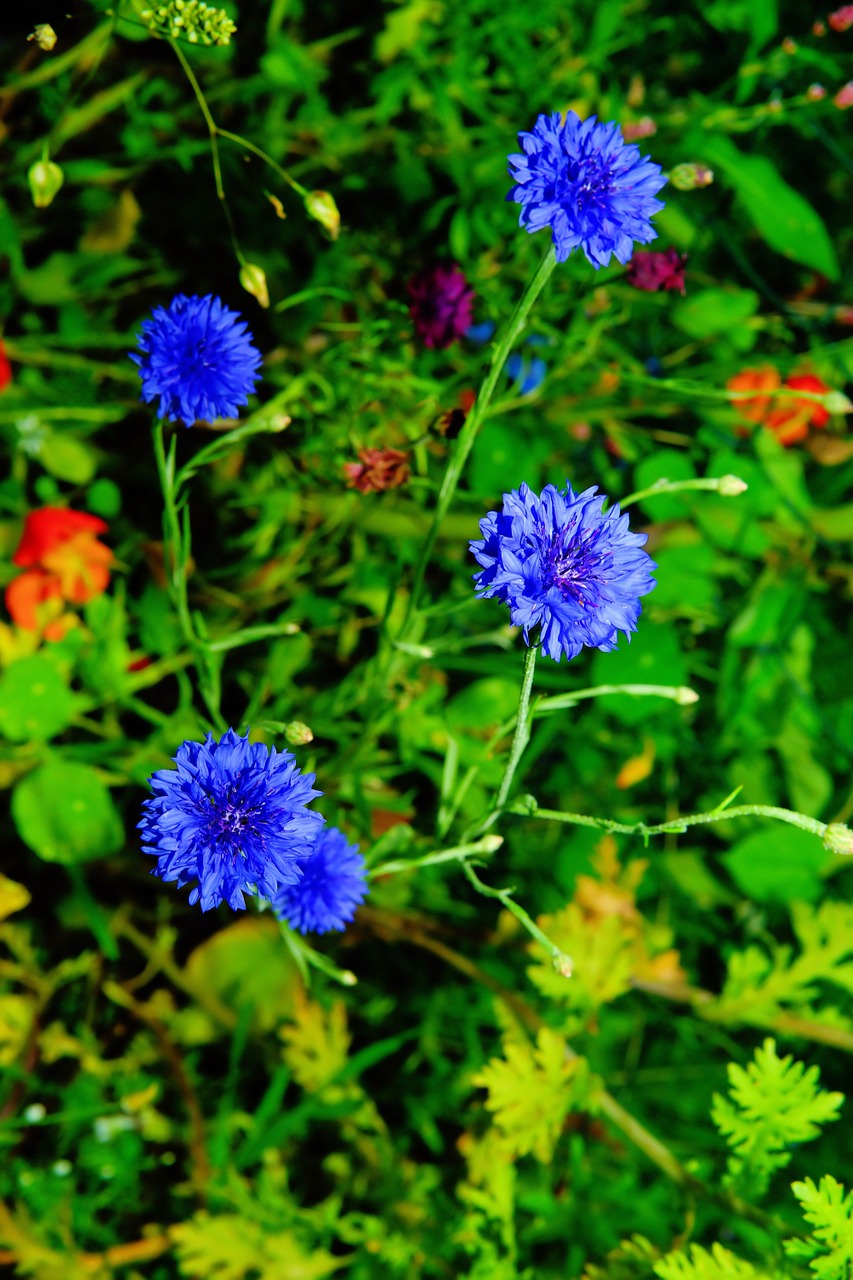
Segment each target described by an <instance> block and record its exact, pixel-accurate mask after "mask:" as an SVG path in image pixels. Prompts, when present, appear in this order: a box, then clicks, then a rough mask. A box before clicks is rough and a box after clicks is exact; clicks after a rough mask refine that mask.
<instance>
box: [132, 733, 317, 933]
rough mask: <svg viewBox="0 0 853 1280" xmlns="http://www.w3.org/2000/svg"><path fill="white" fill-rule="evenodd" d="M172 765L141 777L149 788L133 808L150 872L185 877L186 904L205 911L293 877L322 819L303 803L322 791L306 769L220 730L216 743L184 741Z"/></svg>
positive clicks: (274, 889) (181, 880) (274, 888)
mask: <svg viewBox="0 0 853 1280" xmlns="http://www.w3.org/2000/svg"><path fill="white" fill-rule="evenodd" d="M174 760H175V764H176V765H177V766H178V767H177V769H161V770H159V771H158V772H157V773H155V774H154V775H153V777H152V778H151V779H150V784H151V787H152V790H153V791H154V795H153V797H152V798H151V799H149V800H146V801H145V803H144V804H143V806H142V811H143V817H142V821H141V822H140V823H139V827H140V829H141V831H142V841H143V843H142V848H143V851H144V852H145V853H149V854H152V855H153V856H154V857H155V858H156V859H157V866H156V867H155V868H154V870H153V871H152V873H151V874H152V875H156V876H160V878H161V879H162V880H166V881H170V880H176V881H177V883H178V888H179V889H182V888H183V887H184V886H185V885H187V884H190V883H191V882H192V881H197V882H198V884H197V886H196V887H195V888H194V889H193V890H192V892H191V893H190V899H189V900H190V903H193V904H194V903H196V902H200V903H201V909H202V911H209V910H210V908H211V907H216V906H218V905H219V904H220V902H227V903H228V905H229V907H231V908H232V909H233V910H234V911H237V910H240V909H242V908H243V907H245V905H246V904H245V902H244V901H243V894H244V893H248V894H254V893H255V892H257V893H259V894H260V895H261V896H262V897H265V898H272V897H274V896H275V895H276V894H277V893H278V892H279V890H280V889H281V887H282V886H283V885H286V884H292V883H293V882H294V881H296V880H298V879H299V876H300V868H301V859H304V858H306V857H307V856H308V854H309V853H310V850H311V849H312V847H313V845H314V843H315V841H316V840H317V836H318V834H319V832H320V829H321V827H322V824H323V819H322V817H321V816H320V814H318V813H312V812H311V811H310V810H309V809H307V808H306V805H308V803H309V802H310V801H311V800H313V799H314V798H315V796H319V795H321V794H322V792H320V791H315V790H314V788H313V787H312V785H311V784H312V783H313V781H314V774H313V773H307V774H303V773H300V771H299V769H297V767H296V765H295V763H294V758H293V756H292V755H291V754H290V752H288V751H284V752H281V753H276V750H275V748H274V747H273V748H272V750H270V748H269V747H266V746H264V744H263V743H262V742H249V735H248V733H247V734H246V736H245V738H241V737H240V736H239V734H236V733H235V732H234V730H233V729H229V730H228V731H227V733H225V734H224V735H223V736H222V738H221V740H220V741H219V742H216V741H215V740H214V738H213V736H212V735H211V734H208V735H207V738H206V739H205V741H204V742H184V743H182V744H181V746H180V747H179V748H178V751H177V754H176V755H175V757H174Z"/></svg>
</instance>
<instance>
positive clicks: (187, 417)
mask: <svg viewBox="0 0 853 1280" xmlns="http://www.w3.org/2000/svg"><path fill="white" fill-rule="evenodd" d="M139 350H140V351H141V352H142V355H131V357H130V358H131V360H133V361H134V362H135V363H136V364H138V365H139V373H140V376H141V378H142V396H141V399H143V400H145V401H146V403H150V402H151V401H152V400H156V399H157V398H158V396H159V399H160V403H159V405H158V406H157V412H158V414H159V415H160V417H161V418H167V419H168V420H169V422H183V423H185V425H186V426H190V425H191V424H192V423H193V422H195V421H197V420H198V419H201V420H203V421H204V422H211V421H212V420H213V419H214V418H234V417H236V416H237V412H238V410H239V408H240V406H241V405H244V404H246V403H247V402H248V398H249V396H250V395H251V394H252V392H253V391H254V389H255V383H256V382H257V381H258V378H259V377H260V374H259V373H258V367H259V365H260V363H261V353H260V352H259V351H258V350H257V348H256V347H254V346H253V345H252V335H251V334H250V333H249V331H248V329H247V327H246V325H245V324H242V323H241V321H240V313H239V312H238V311H232V310H231V309H230V307H226V306H225V304H224V303H223V302H222V300H221V299H220V298H215V297H214V296H213V294H210V293H209V294H206V295H205V297H203V298H197V297H192V298H187V297H185V296H184V294H182V293H179V294H178V295H177V296H176V297H174V298H173V299H172V301H171V302H170V303H169V305H168V307H155V308H154V312H153V314H152V316H151V319H150V320H146V321H144V323H143V325H142V336H141V337H140V339H139Z"/></svg>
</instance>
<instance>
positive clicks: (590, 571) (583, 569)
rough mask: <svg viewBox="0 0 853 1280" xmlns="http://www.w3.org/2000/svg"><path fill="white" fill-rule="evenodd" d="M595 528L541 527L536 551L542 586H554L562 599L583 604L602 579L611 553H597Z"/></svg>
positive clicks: (611, 559) (547, 587) (609, 562)
mask: <svg viewBox="0 0 853 1280" xmlns="http://www.w3.org/2000/svg"><path fill="white" fill-rule="evenodd" d="M597 533H598V531H597V530H594V529H591V530H587V531H585V532H583V533H580V534H578V533H576V531H575V529H574V527H572V526H569V527H568V528H564V529H557V530H555V531H553V532H551V531H548V532H546V531H545V530H542V531H541V532H540V535H539V539H538V541H539V551H540V555H541V558H542V579H543V583H544V585H545V587H546V589H550V588H551V587H556V588H557V589H558V591H559V592H560V594H561V595H562V597H563V599H564V600H575V601H577V603H578V604H580V605H583V604H584V600H585V599H586V600H589V597H590V595H591V593H592V589H593V588H594V587H597V586H598V585H600V584H601V583H602V582H603V581H606V579H605V578H604V577H603V572H602V571H604V572H605V573H606V571H607V568H608V567H609V565H610V564H612V561H613V553H612V552H609V551H605V552H603V553H602V552H600V551H598V550H597V548H596V545H595V544H596V541H597Z"/></svg>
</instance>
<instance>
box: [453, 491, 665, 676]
mask: <svg viewBox="0 0 853 1280" xmlns="http://www.w3.org/2000/svg"><path fill="white" fill-rule="evenodd" d="M605 502H606V499H605V497H604V495H603V494H600V493H599V492H598V489H597V487H596V486H595V485H593V486H592V488H590V489H585V490H584V491H583V493H579V494H576V493H575V492H574V491H573V489H572V486H571V485H570V484H569V483H568V482H567V483H566V487H565V489H563V490H562V491H560V490H558V489H556V488H555V487H554V485H552V484H549V485H546V486H545V488H544V489H543V490H542V492H541V494H538V495H537V494H535V493H533V491H532V490H531V489H530V488H529V486H528V485H526V484H522V485H521V486H520V487H519V488H518V489H513V490H511V491H510V492H509V493H505V494H504V501H503V507H502V508H501V510H500V511H490V512H489V513H488V515H487V516H486V517H485V518H484V519H483V520H481V521H480V531H481V533H482V534H483V537H482V538H481V539H477V540H475V541H474V542H472V543H471V551H472V553H473V555H474V557H475V559H476V560H477V562H478V563H479V564H480V565H482V566H483V567H482V569H481V570H480V572H479V573H476V574H475V575H474V581H475V584H476V590H477V592H478V594H479V595H480V596H482V597H489V596H495V597H496V598H497V599H499V600H502V601H503V602H504V603H505V604H507V605H508V606H509V611H510V618H511V621H512V623H513V626H516V627H522V628H523V629H524V639H525V642H526V643H527V644H528V645H530V643H531V633H532V632H533V631H537V638H536V641H535V643H538V644H539V645H541V647H542V652H543V654H547V656H548V657H549V658H553V659H554V661H555V662H559V661H560V658H561V657H563V656H564V655H565V657H566V658H568V659H572V658H576V657H577V656H578V654H579V653H580V652H581V650H582V649H583V648H584V646H589V647H590V648H594V649H601V650H603V651H604V652H605V653H608V652H610V650H612V649H615V648H616V645H617V642H618V638H619V634H620V633H621V634H623V635H626V636H630V635H631V633H632V632H633V631H635V630H636V628H637V619H638V618H639V616H640V612H641V606H640V596H644V595H647V594H648V592H649V591H651V590H652V588H653V587H654V585H655V581H654V578H652V576H651V571H652V570H653V569H654V568H655V567H656V566H655V564H654V562H653V561H652V560H651V559H650V557H649V556H648V555H647V554H646V552H645V551H643V550H642V547H643V544H644V543H645V541H646V535H645V534H644V533H631V532H630V530H629V529H628V516H627V515H622V514H620V511H619V507H618V505H617V506H613V507H610V508H608V510H607V511H603V510H602V507H603V504H604V503H605Z"/></svg>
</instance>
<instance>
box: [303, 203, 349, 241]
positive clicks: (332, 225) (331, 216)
mask: <svg viewBox="0 0 853 1280" xmlns="http://www.w3.org/2000/svg"><path fill="white" fill-rule="evenodd" d="M305 212H306V213H307V214H308V216H309V218H314V220H315V221H316V222H319V224H320V226H321V227H322V228H323V230H324V231H327V232H328V234H329V239H330V240H337V238H338V232H339V231H340V228H341V215H340V214H339V213H338V206H337V205H336V204H335V201H334V199H333V198H332V196H331V195H330V194H329V192H328V191H309V192H308V195H307V196H306V197H305Z"/></svg>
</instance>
